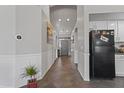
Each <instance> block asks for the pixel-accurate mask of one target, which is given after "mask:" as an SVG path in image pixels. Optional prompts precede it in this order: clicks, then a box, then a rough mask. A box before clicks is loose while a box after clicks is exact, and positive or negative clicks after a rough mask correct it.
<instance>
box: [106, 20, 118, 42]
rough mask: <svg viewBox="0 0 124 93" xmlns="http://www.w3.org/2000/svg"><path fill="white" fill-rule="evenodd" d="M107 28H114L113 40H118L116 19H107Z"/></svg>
mask: <svg viewBox="0 0 124 93" xmlns="http://www.w3.org/2000/svg"><path fill="white" fill-rule="evenodd" d="M107 24H108V30H109V29H110V30H114V37H115V42H118V26H117V25H118V24H117V21H108V22H107Z"/></svg>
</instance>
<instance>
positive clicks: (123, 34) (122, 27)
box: [118, 21, 124, 42]
mask: <svg viewBox="0 0 124 93" xmlns="http://www.w3.org/2000/svg"><path fill="white" fill-rule="evenodd" d="M118 37H119V41H120V42H123V41H124V21H118Z"/></svg>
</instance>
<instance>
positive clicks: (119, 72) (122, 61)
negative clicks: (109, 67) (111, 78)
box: [115, 55, 124, 76]
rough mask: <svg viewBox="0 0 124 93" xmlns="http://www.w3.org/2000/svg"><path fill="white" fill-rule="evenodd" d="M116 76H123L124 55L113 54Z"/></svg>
mask: <svg viewBox="0 0 124 93" xmlns="http://www.w3.org/2000/svg"><path fill="white" fill-rule="evenodd" d="M115 72H116V76H124V55H115Z"/></svg>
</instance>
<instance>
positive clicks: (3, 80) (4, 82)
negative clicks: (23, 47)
mask: <svg viewBox="0 0 124 93" xmlns="http://www.w3.org/2000/svg"><path fill="white" fill-rule="evenodd" d="M14 63H15V55H0V87H4V88H5V87H6V88H10V87H14Z"/></svg>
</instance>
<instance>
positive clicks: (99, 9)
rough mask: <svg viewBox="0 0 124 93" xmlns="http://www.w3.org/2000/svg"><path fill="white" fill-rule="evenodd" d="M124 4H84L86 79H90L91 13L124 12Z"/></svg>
mask: <svg viewBox="0 0 124 93" xmlns="http://www.w3.org/2000/svg"><path fill="white" fill-rule="evenodd" d="M123 11H124V6H110V5H108V6H107V5H106V6H105V5H104V6H102V5H100V6H98V5H94V6H84V23H85V24H84V36H85V37H84V48H85V51H84V54H85V56H84V59H85V60H84V64H85V66H84V68H83V70H85V72H84V73H85V75H84V77H85V80H89V14H95V13H113V12H123Z"/></svg>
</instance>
